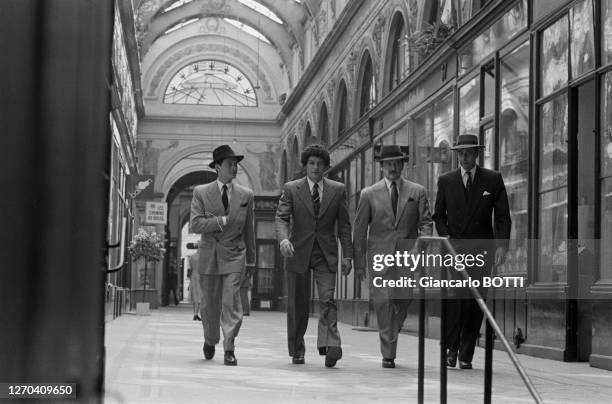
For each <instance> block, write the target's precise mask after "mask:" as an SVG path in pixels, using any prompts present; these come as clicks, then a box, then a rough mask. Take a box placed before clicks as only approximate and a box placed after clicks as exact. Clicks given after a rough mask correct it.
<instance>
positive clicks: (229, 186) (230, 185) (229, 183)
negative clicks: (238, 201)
mask: <svg viewBox="0 0 612 404" xmlns="http://www.w3.org/2000/svg"><path fill="white" fill-rule="evenodd" d="M223 185H227V192H231V190H232V183H231V181H230V182H228V183H227V184H224V183H222V182H221V181H219V180H217V186H218V187H219V191H220V192H223Z"/></svg>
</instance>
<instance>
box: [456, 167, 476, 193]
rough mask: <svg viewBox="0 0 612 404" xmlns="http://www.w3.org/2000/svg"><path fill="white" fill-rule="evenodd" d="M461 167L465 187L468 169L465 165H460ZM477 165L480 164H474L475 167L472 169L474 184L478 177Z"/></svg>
mask: <svg viewBox="0 0 612 404" xmlns="http://www.w3.org/2000/svg"><path fill="white" fill-rule="evenodd" d="M459 167H461V181H463V187H464V188H465V186H466V184H467V178H468V177H467V170H466V169H464V168H463V166H461V165H460V166H459ZM476 167H478V164H474V167H472V169H471V170H470V175H471V176H472V184H474V180H475V179H476Z"/></svg>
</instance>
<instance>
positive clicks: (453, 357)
mask: <svg viewBox="0 0 612 404" xmlns="http://www.w3.org/2000/svg"><path fill="white" fill-rule="evenodd" d="M446 366H448V367H449V368H454V367H455V366H457V352H454V351H451V350H450V349H449V350H448V352H447V353H446Z"/></svg>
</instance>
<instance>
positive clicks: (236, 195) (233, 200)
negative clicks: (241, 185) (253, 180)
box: [229, 184, 242, 220]
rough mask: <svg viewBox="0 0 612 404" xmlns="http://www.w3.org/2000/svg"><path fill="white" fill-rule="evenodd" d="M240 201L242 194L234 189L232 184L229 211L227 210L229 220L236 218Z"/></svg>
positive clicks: (236, 188)
mask: <svg viewBox="0 0 612 404" xmlns="http://www.w3.org/2000/svg"><path fill="white" fill-rule="evenodd" d="M241 200H242V193H241V192H240V191H239V190H238V187H236V184H232V194H231V197H230V209H229V219H230V220H231V219H233V218H234V217H236V214H237V213H238V208H239V207H240V201H241Z"/></svg>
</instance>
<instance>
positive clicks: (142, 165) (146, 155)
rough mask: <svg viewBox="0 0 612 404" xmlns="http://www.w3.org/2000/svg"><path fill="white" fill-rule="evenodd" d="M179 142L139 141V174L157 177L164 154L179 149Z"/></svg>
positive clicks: (137, 144)
mask: <svg viewBox="0 0 612 404" xmlns="http://www.w3.org/2000/svg"><path fill="white" fill-rule="evenodd" d="M178 145H179V141H178V140H172V141H170V142H167V141H159V142H158V141H154V140H150V139H148V140H145V141H144V142H143V141H142V140H139V141H138V142H136V157H137V159H138V172H139V173H140V174H150V175H157V172H158V165H159V158H160V156H161V155H162V153H165V152H167V151H169V150H172V149H175V148H176V147H178Z"/></svg>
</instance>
